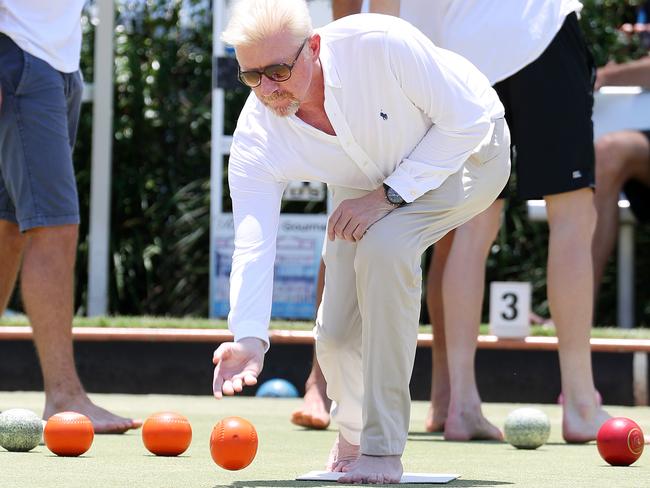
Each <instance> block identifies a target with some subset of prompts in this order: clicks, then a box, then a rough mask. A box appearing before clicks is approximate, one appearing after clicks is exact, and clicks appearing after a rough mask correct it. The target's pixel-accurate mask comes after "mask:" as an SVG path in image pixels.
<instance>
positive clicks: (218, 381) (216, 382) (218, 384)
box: [212, 366, 223, 400]
mask: <svg viewBox="0 0 650 488" xmlns="http://www.w3.org/2000/svg"><path fill="white" fill-rule="evenodd" d="M222 386H223V378H222V377H221V371H220V368H219V366H217V367H216V368H214V376H213V378H212V392H213V394H214V397H215V398H216V399H217V400H220V399H221V398H222V397H223V394H222V392H221V388H222Z"/></svg>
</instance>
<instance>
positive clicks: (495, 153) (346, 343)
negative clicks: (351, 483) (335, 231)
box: [314, 119, 510, 455]
mask: <svg viewBox="0 0 650 488" xmlns="http://www.w3.org/2000/svg"><path fill="white" fill-rule="evenodd" d="M486 139H487V138H486ZM509 175H510V134H509V132H508V127H507V124H506V123H505V120H504V119H499V120H497V121H495V123H494V124H493V129H492V137H491V138H489V140H486V142H485V143H484V144H483V145H482V146H480V147H479V148H477V150H476V151H475V152H474V154H472V155H471V156H470V158H469V159H468V160H467V162H466V163H465V165H464V166H463V168H462V169H461V170H459V171H458V172H457V173H456V174H454V175H452V176H450V177H449V178H448V179H447V180H445V182H444V183H443V184H442V186H440V187H439V188H437V189H435V190H432V191H430V192H428V193H426V194H424V195H423V196H421V197H420V198H418V199H417V200H416V201H414V202H413V203H411V204H409V205H406V206H403V207H400V208H397V209H395V210H393V211H392V212H391V213H389V214H388V215H387V216H386V217H384V218H383V219H381V220H380V221H378V222H376V223H375V224H374V225H372V227H370V229H368V232H367V233H366V235H365V236H364V237H363V238H362V239H361V240H360V241H358V242H356V243H352V242H348V241H343V240H339V239H337V240H335V241H327V242H326V244H325V249H324V259H325V265H326V272H325V290H324V293H323V301H322V304H321V307H320V308H319V310H318V315H317V318H316V326H315V328H314V335H315V338H316V353H317V356H318V361H319V363H320V365H321V368H322V370H323V374H324V375H325V379H326V380H327V394H328V396H329V397H330V398H331V399H332V400H333V402H334V403H333V408H332V417H333V419H334V420H335V421H336V422H337V424H338V425H339V429H340V434H341V435H342V436H343V437H344V438H345V439H346V440H347V441H348V442H351V443H352V444H360V446H361V453H363V454H369V455H401V454H402V452H403V451H404V447H405V444H406V438H407V434H408V426H409V420H410V412H411V398H410V392H409V382H410V379H411V373H412V370H413V363H414V360H415V349H416V346H417V333H418V321H419V316H420V299H421V288H422V270H421V268H420V262H421V256H422V253H423V252H424V251H425V250H426V249H427V248H428V247H430V246H431V245H432V244H434V243H435V242H436V241H438V240H439V239H440V238H442V237H443V236H444V235H445V234H446V233H447V232H449V231H450V230H452V229H454V228H456V227H458V226H459V225H461V224H463V223H465V222H467V221H468V220H470V219H471V218H472V217H474V216H475V215H477V214H479V213H481V212H482V211H483V210H485V209H486V208H487V207H489V206H490V204H492V202H494V200H495V199H496V198H497V196H498V195H499V193H500V192H501V190H502V189H503V187H504V186H505V184H506V182H507V180H508V177H509ZM331 190H332V194H333V198H334V208H336V206H338V204H339V203H340V202H342V201H343V200H346V199H351V198H358V197H361V196H363V195H365V194H366V193H368V192H366V191H363V190H357V189H350V188H343V187H335V188H331Z"/></svg>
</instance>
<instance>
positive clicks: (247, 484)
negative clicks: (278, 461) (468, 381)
mask: <svg viewBox="0 0 650 488" xmlns="http://www.w3.org/2000/svg"><path fill="white" fill-rule="evenodd" d="M511 484H512V483H510V482H508V481H493V480H468V479H457V480H454V481H450V482H449V483H418V484H417V485H416V486H418V487H425V486H439V487H440V486H448V487H449V488H457V487H467V488H469V487H476V488H478V487H481V486H502V485H511ZM320 486H328V487H330V488H336V487H338V486H359V485H343V484H339V483H336V482H331V481H328V482H321V481H293V480H252V481H235V482H234V483H232V484H230V485H214V486H213V487H212V488H257V487H261V488H265V487H269V488H271V487H277V488H282V487H287V488H296V487H298V488H299V487H304V488H316V487H320ZM372 486H400V485H372ZM401 486H403V485H401Z"/></svg>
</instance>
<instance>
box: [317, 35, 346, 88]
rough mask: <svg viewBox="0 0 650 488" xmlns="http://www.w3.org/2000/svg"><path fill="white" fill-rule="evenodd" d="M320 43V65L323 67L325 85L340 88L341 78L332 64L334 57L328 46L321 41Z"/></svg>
mask: <svg viewBox="0 0 650 488" xmlns="http://www.w3.org/2000/svg"><path fill="white" fill-rule="evenodd" d="M322 39H323V38H322V37H321V44H320V55H319V59H320V65H321V67H322V69H323V78H324V82H325V84H326V85H328V86H331V87H333V88H341V79H340V78H339V73H338V71H337V70H336V65H335V64H334V57H333V56H332V52H331V51H330V49H329V47H328V46H327V45H326V44H325V43H324V42H322Z"/></svg>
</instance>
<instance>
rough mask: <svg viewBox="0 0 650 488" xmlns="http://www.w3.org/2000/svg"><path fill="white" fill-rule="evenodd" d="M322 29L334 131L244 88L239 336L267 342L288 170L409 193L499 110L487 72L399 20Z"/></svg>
mask: <svg viewBox="0 0 650 488" xmlns="http://www.w3.org/2000/svg"><path fill="white" fill-rule="evenodd" d="M318 33H319V34H320V36H321V39H322V40H321V52H320V61H321V65H322V68H323V75H324V85H325V111H326V112H327V116H328V117H329V120H330V122H331V124H332V126H333V127H334V130H335V132H336V136H330V135H327V134H325V133H324V132H322V131H320V130H317V129H315V128H314V127H312V126H310V125H308V124H306V123H304V122H303V121H302V120H300V119H299V118H298V117H296V116H290V117H283V118H281V117H278V116H276V115H275V114H273V113H272V112H271V111H270V110H268V109H267V108H266V107H264V106H263V105H262V104H261V103H260V102H259V101H258V100H257V98H256V96H255V95H254V94H252V93H251V96H250V97H249V98H248V100H247V102H246V104H245V106H244V108H243V110H242V112H241V114H240V117H239V120H238V123H237V129H236V130H235V134H234V137H233V144H232V148H231V153H230V160H229V167H228V180H229V185H230V195H231V197H232V202H233V217H234V224H235V251H234V254H233V264H232V272H231V275H230V308H231V311H230V314H229V317H228V323H229V327H230V330H231V331H232V332H233V334H234V336H235V340H239V339H241V338H243V337H258V338H260V339H262V340H264V341H266V342H267V344H268V332H267V329H268V324H269V321H270V313H271V299H272V291H273V265H274V261H275V241H276V235H277V230H278V222H279V214H280V203H281V199H282V193H283V191H284V188H285V186H286V185H287V183H288V182H289V181H294V180H297V181H321V182H325V183H327V184H328V185H334V186H343V187H350V188H359V189H365V190H374V189H376V188H378V187H379V186H380V185H381V184H382V183H383V182H386V184H388V185H389V186H391V187H392V188H394V189H395V190H396V191H397V192H398V193H399V194H400V195H401V196H402V197H403V198H404V199H405V200H406V201H407V202H412V201H413V200H415V199H417V198H418V197H419V196H421V195H423V194H424V193H426V192H428V191H431V190H434V189H436V188H438V187H439V186H440V185H441V184H442V182H443V181H444V180H445V179H446V178H447V177H448V176H449V175H451V174H454V173H456V172H457V171H459V170H460V169H461V167H462V166H463V163H464V162H465V161H466V160H467V158H468V157H469V155H470V154H471V153H472V151H473V150H474V149H475V148H476V147H477V146H479V145H480V144H481V142H482V141H483V140H484V139H485V138H486V137H490V135H491V132H492V130H491V129H492V127H493V121H494V120H495V119H497V118H500V117H503V113H504V110H503V106H502V105H501V102H500V101H499V98H498V97H497V95H496V93H495V92H494V90H493V89H492V88H491V87H490V83H489V81H488V80H487V79H486V78H485V76H483V75H482V74H481V73H480V72H479V71H478V70H477V69H476V68H475V67H474V66H473V65H472V64H470V63H469V62H468V61H466V60H465V59H464V58H462V57H460V56H459V55H457V54H454V53H452V52H450V51H446V50H443V49H440V48H437V47H435V46H434V45H433V44H432V43H431V41H430V40H429V39H427V38H426V37H425V36H424V35H423V34H422V33H421V32H420V31H418V30H417V29H415V28H414V27H413V26H411V25H410V24H409V23H407V22H405V21H403V20H401V19H398V18H395V17H390V16H384V15H373V14H362V15H354V16H350V17H345V18H343V19H341V20H339V21H336V22H333V23H331V24H329V25H327V26H325V27H323V28H322V29H319V30H318Z"/></svg>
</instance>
